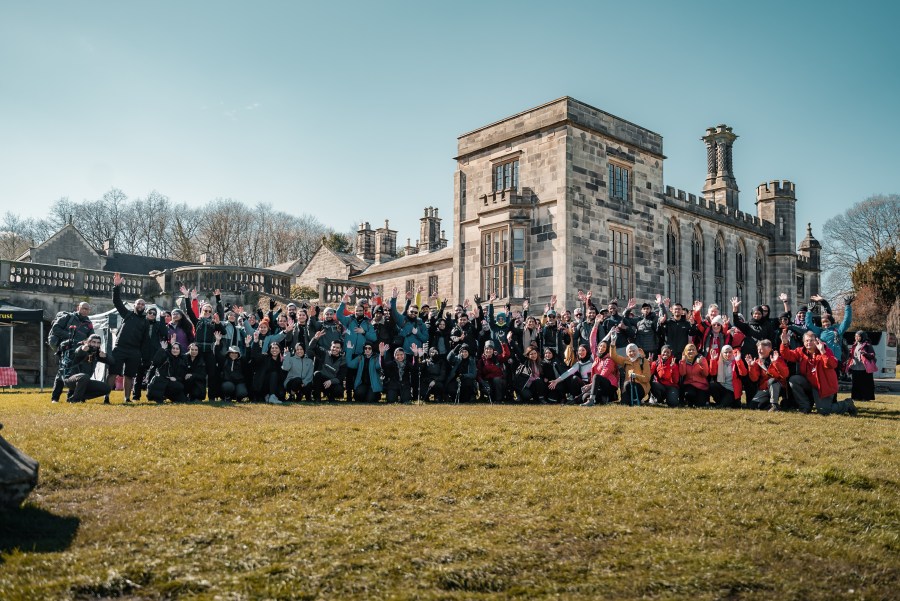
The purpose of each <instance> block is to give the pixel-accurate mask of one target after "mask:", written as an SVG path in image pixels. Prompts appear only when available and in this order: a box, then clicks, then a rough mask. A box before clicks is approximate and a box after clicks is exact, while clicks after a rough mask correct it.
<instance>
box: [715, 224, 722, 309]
mask: <svg viewBox="0 0 900 601" xmlns="http://www.w3.org/2000/svg"><path fill="white" fill-rule="evenodd" d="M713 275H714V277H715V281H716V294H715V297H716V304H717V305H719V306H720V307H724V306H725V240H724V239H723V238H722V237H721V236H716V248H715V254H714V261H713Z"/></svg>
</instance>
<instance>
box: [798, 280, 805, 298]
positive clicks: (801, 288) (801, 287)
mask: <svg viewBox="0 0 900 601" xmlns="http://www.w3.org/2000/svg"><path fill="white" fill-rule="evenodd" d="M797 298H806V277H805V276H803V274H798V275H797Z"/></svg>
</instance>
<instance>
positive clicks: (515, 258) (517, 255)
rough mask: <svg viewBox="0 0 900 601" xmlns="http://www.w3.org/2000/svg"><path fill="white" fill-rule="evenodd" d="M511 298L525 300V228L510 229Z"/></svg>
mask: <svg viewBox="0 0 900 601" xmlns="http://www.w3.org/2000/svg"><path fill="white" fill-rule="evenodd" d="M512 233H513V235H512V241H513V247H512V263H513V276H512V297H513V298H525V228H524V227H513V229H512Z"/></svg>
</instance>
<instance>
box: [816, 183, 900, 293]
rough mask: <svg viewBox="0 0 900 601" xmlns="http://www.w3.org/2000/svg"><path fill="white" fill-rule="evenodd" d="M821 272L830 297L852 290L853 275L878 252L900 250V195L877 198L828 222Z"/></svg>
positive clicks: (823, 241) (879, 196) (823, 230)
mask: <svg viewBox="0 0 900 601" xmlns="http://www.w3.org/2000/svg"><path fill="white" fill-rule="evenodd" d="M822 233H823V240H822V268H823V270H825V271H826V273H827V275H826V288H827V289H828V291H829V292H830V293H838V292H843V291H847V290H850V289H851V288H852V282H851V280H850V273H851V272H852V271H853V269H854V268H855V267H856V266H857V265H858V264H860V263H863V262H865V261H866V259H868V258H869V257H871V256H872V255H874V254H876V253H877V252H879V251H881V250H883V249H884V248H887V247H889V246H894V247H895V248H896V247H900V195H897V194H889V195H881V194H879V195H876V196H871V197H869V198H867V199H866V200H864V201H862V202H859V203H856V204H855V205H853V206H852V207H850V208H849V209H847V210H846V211H845V212H844V213H842V214H840V215H836V216H834V217H832V218H831V219H829V220H828V221H827V222H825V227H824V228H823V229H822Z"/></svg>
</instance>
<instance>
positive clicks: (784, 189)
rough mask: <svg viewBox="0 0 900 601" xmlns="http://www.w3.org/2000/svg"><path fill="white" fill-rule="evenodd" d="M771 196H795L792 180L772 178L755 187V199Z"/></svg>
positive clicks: (759, 199)
mask: <svg viewBox="0 0 900 601" xmlns="http://www.w3.org/2000/svg"><path fill="white" fill-rule="evenodd" d="M771 198H795V199H796V198H797V189H796V187H795V185H794V182H792V181H789V180H786V179H784V180H777V179H776V180H772V181H770V182H766V183H764V184H760V185H759V186H757V187H756V201H757V202H759V201H761V200H768V199H771Z"/></svg>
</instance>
